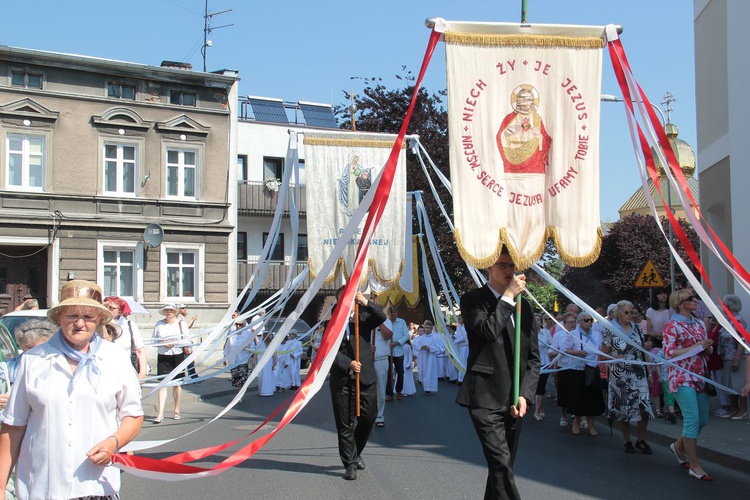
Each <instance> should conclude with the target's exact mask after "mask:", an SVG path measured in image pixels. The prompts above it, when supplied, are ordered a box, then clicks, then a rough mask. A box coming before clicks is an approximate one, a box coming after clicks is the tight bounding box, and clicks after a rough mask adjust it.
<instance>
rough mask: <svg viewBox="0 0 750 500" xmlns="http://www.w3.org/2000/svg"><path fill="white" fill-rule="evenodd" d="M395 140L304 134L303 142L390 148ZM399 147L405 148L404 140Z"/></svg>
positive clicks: (349, 146)
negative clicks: (336, 137) (337, 137)
mask: <svg viewBox="0 0 750 500" xmlns="http://www.w3.org/2000/svg"><path fill="white" fill-rule="evenodd" d="M395 142H396V141H377V140H367V139H344V138H340V139H333V138H328V137H308V136H307V135H306V136H305V139H304V141H303V144H305V145H306V146H345V147H348V148H384V149H391V148H393V144H394V143H395ZM401 149H406V142H404V143H403V144H401Z"/></svg>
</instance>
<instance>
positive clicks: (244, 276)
mask: <svg viewBox="0 0 750 500" xmlns="http://www.w3.org/2000/svg"><path fill="white" fill-rule="evenodd" d="M290 266H292V267H293V270H292V272H293V273H294V276H296V275H298V274H299V273H301V272H302V271H304V270H305V269H306V268H307V262H305V261H297V262H294V263H291V262H271V263H270V264H269V266H268V272H267V273H266V276H265V278H264V279H263V284H262V285H261V287H260V289H261V290H266V291H267V290H272V291H274V292H275V291H277V290H279V289H280V288H281V287H282V286H284V282H285V281H286V276H287V273H288V272H289V267H290ZM256 267H258V262H257V261H249V260H238V261H237V286H238V287H239V288H240V289H241V288H243V287H244V286H245V284H246V283H247V282H248V280H249V279H250V277H251V276H252V275H253V272H255V268H256ZM312 280H313V278H312V276H310V275H309V274H308V276H307V277H306V278H305V280H304V281H303V282H302V284H301V285H300V288H299V289H298V290H302V291H304V290H307V288H308V287H309V286H310V283H312ZM336 288H337V286H336V284H335V282H332V283H329V284H328V285H324V286H323V287H322V288H321V291H328V292H330V291H335V290H336Z"/></svg>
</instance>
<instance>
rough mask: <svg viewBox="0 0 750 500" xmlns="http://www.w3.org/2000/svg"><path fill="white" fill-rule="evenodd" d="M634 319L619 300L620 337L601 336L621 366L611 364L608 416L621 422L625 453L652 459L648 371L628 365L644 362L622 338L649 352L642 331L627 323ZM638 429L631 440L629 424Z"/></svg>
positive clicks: (606, 333)
mask: <svg viewBox="0 0 750 500" xmlns="http://www.w3.org/2000/svg"><path fill="white" fill-rule="evenodd" d="M632 315H633V304H632V303H630V302H628V301H627V300H621V301H620V302H618V303H617V306H616V308H615V321H614V323H615V325H616V326H617V327H618V328H619V332H618V333H619V335H617V334H614V333H613V332H611V331H609V330H608V329H605V330H604V331H603V333H602V337H603V338H604V340H603V343H604V345H605V346H608V347H611V352H610V355H611V356H612V357H613V358H615V359H622V360H623V362H620V363H612V364H610V365H609V366H610V371H609V387H608V391H607V416H608V417H609V418H611V419H613V420H616V421H618V422H620V429H621V430H622V436H623V439H624V440H625V453H635V450H636V449H638V450H639V451H641V452H643V453H645V454H647V455H651V454H652V453H653V451H652V450H651V447H650V446H649V445H648V443H646V427H647V426H648V419H649V418H653V414H652V412H651V399H650V398H649V394H648V370H647V367H646V366H644V365H640V364H632V363H629V361H643V360H644V354H643V352H642V351H639V350H638V349H636V348H635V347H633V346H632V345H630V344H629V343H627V342H626V341H625V340H624V339H623V338H622V337H623V336H624V337H626V338H629V339H630V340H631V342H632V343H634V344H635V345H638V346H639V347H641V348H642V349H645V350H649V349H651V342H650V341H649V340H647V337H646V334H645V333H644V332H643V330H642V329H641V327H639V326H638V325H636V324H634V323H633V322H632V321H630V318H631V316H632ZM631 422H635V423H636V424H637V426H638V439H637V440H636V442H635V447H634V446H633V442H632V441H631V440H630V423H631Z"/></svg>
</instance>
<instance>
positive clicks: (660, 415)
mask: <svg viewBox="0 0 750 500" xmlns="http://www.w3.org/2000/svg"><path fill="white" fill-rule="evenodd" d="M656 418H664V412H663V411H661V410H656Z"/></svg>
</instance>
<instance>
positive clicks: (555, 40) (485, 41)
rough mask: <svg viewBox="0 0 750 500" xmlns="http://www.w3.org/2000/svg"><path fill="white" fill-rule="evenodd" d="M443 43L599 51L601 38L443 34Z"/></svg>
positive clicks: (602, 46)
mask: <svg viewBox="0 0 750 500" xmlns="http://www.w3.org/2000/svg"><path fill="white" fill-rule="evenodd" d="M445 43H452V44H455V45H480V46H488V47H505V46H512V47H549V48H554V47H562V48H567V49H601V48H604V45H605V43H604V39H603V38H601V37H592V36H587V37H576V36H554V35H492V34H478V33H453V32H446V33H445Z"/></svg>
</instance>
